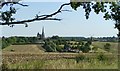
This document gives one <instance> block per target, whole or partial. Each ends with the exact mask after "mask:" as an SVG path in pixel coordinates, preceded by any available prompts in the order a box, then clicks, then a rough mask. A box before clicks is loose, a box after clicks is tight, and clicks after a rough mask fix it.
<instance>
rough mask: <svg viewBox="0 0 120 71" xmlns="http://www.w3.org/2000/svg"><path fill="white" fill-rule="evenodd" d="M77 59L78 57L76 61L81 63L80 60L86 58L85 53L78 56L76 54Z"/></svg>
mask: <svg viewBox="0 0 120 71" xmlns="http://www.w3.org/2000/svg"><path fill="white" fill-rule="evenodd" d="M75 59H76V62H77V63H79V62H80V61H83V60H85V56H84V55H78V56H76V58H75Z"/></svg>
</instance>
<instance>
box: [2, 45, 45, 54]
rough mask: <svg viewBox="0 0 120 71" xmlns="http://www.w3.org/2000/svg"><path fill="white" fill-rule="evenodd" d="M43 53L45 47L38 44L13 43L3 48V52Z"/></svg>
mask: <svg viewBox="0 0 120 71" xmlns="http://www.w3.org/2000/svg"><path fill="white" fill-rule="evenodd" d="M12 50H13V51H12ZM6 52H8V53H9V52H12V53H43V52H44V49H43V48H42V47H41V46H40V45H37V44H31V45H11V46H8V47H6V48H5V49H3V53H6Z"/></svg>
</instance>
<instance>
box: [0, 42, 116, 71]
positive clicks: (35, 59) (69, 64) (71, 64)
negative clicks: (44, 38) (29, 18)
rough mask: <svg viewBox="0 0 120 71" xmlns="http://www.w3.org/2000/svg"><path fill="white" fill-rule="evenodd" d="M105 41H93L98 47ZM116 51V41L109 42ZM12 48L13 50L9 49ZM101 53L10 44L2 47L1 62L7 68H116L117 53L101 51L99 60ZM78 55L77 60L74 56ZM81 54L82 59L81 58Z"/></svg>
mask: <svg viewBox="0 0 120 71" xmlns="http://www.w3.org/2000/svg"><path fill="white" fill-rule="evenodd" d="M104 44H105V42H93V45H94V46H97V47H99V48H100V49H101V48H102V47H103V46H104ZM111 45H112V47H113V49H114V52H116V50H117V49H116V48H117V43H112V44H111ZM12 49H14V51H11V50H12ZM100 54H101V53H68V52H66V53H65V52H64V53H63V52H62V53H59V52H45V50H44V49H43V48H42V47H41V46H39V45H36V44H32V45H11V46H9V47H7V48H5V49H3V54H2V55H3V56H2V57H3V62H4V63H5V64H7V67H8V68H9V69H117V68H118V60H117V55H115V54H113V53H102V54H103V55H104V56H102V58H103V59H104V57H105V58H106V59H105V60H103V61H101V60H99V59H98V56H99V55H100ZM78 56H79V57H80V61H79V62H77V60H76V57H78ZM81 56H84V57H82V58H83V60H81Z"/></svg>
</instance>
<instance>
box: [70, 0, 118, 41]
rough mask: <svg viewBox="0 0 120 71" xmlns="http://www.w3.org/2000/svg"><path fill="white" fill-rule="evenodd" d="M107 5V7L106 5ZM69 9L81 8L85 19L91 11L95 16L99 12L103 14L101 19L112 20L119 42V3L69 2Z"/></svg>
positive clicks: (72, 0) (74, 0)
mask: <svg viewBox="0 0 120 71" xmlns="http://www.w3.org/2000/svg"><path fill="white" fill-rule="evenodd" d="M106 4H107V5H106ZM70 5H71V7H72V8H73V9H74V10H77V8H78V7H83V9H84V10H85V17H86V19H88V18H89V15H90V13H91V11H92V10H94V12H95V13H96V14H99V13H100V12H102V13H104V16H103V18H105V20H114V21H115V28H117V29H118V38H119V42H120V1H119V2H118V1H117V2H95V3H93V2H77V0H71V3H70ZM107 7H109V10H108V9H107Z"/></svg>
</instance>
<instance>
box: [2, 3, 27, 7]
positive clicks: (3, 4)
mask: <svg viewBox="0 0 120 71" xmlns="http://www.w3.org/2000/svg"><path fill="white" fill-rule="evenodd" d="M8 4H18V5H21V6H28V5H24V4H21V3H19V2H3V3H1V7H3V6H5V5H8Z"/></svg>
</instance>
